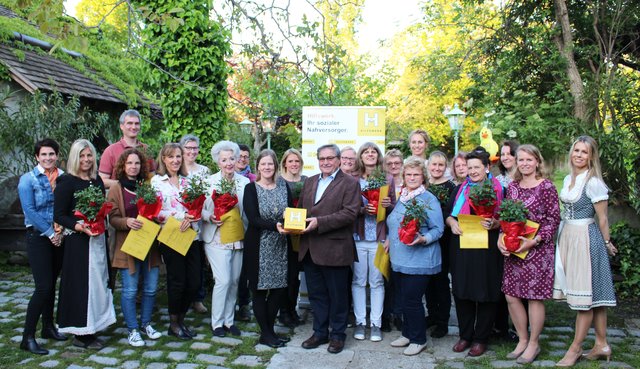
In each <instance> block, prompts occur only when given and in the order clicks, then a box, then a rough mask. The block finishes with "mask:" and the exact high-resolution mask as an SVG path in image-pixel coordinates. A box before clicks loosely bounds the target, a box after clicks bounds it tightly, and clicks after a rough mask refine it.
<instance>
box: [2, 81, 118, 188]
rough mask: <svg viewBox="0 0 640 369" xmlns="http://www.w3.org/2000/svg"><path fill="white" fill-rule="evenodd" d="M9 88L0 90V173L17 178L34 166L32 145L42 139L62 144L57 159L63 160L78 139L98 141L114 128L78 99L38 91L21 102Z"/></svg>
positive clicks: (103, 117) (103, 115)
mask: <svg viewBox="0 0 640 369" xmlns="http://www.w3.org/2000/svg"><path fill="white" fill-rule="evenodd" d="M16 97H18V95H16V93H15V92H12V91H11V90H10V89H9V87H6V88H5V89H3V90H1V91H0V102H1V103H2V109H0V147H2V155H0V173H1V174H5V175H18V174H22V173H25V172H26V171H28V170H30V169H31V168H32V167H33V166H34V165H35V160H34V156H33V145H34V143H35V142H36V141H38V140H41V139H43V138H46V137H49V138H53V139H55V140H56V141H58V143H59V144H60V154H59V155H58V158H59V160H60V161H64V160H66V158H67V154H68V151H69V148H70V147H71V144H72V143H73V141H75V140H76V139H77V138H86V139H88V140H93V139H95V138H96V137H97V136H98V135H99V134H103V133H107V132H109V129H113V128H114V127H113V126H114V125H113V124H111V122H110V121H109V117H108V116H107V115H106V114H96V113H93V112H90V111H89V110H88V109H86V108H81V107H80V100H79V99H78V98H77V97H73V98H71V99H65V98H64V97H63V96H62V95H61V94H59V93H52V94H43V93H39V92H36V93H35V94H34V95H26V96H24V98H22V99H21V100H18V101H19V102H18V106H17V107H13V108H11V106H12V104H13V103H12V100H14V99H15V98H16Z"/></svg>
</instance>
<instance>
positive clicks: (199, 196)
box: [180, 176, 207, 219]
mask: <svg viewBox="0 0 640 369" xmlns="http://www.w3.org/2000/svg"><path fill="white" fill-rule="evenodd" d="M180 198H181V199H182V201H180V203H181V204H182V205H183V206H184V207H185V208H187V214H189V215H192V216H193V217H194V218H195V219H200V216H201V215H200V214H201V213H202V206H203V205H204V201H205V200H206V199H207V186H206V185H205V183H204V180H203V179H202V177H200V176H193V177H191V178H189V182H188V184H187V187H186V188H185V189H184V190H183V191H182V193H181V194H180Z"/></svg>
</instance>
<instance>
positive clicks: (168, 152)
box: [151, 143, 200, 340]
mask: <svg viewBox="0 0 640 369" xmlns="http://www.w3.org/2000/svg"><path fill="white" fill-rule="evenodd" d="M182 154H183V151H182V146H180V144H177V143H167V144H165V145H164V146H163V147H162V150H160V153H159V154H158V170H157V171H156V175H155V176H153V178H151V185H152V186H153V188H154V189H155V190H156V191H157V192H158V193H159V194H161V195H162V209H161V210H160V214H158V219H159V220H160V222H161V223H163V224H164V223H166V221H167V220H168V219H169V217H173V218H175V219H177V220H178V221H180V231H182V232H185V231H186V230H187V229H189V228H191V227H192V226H193V225H194V224H196V223H197V219H195V218H194V216H192V215H189V214H188V213H187V209H186V208H185V207H184V206H183V205H182V203H181V202H180V201H181V200H182V199H181V197H180V196H181V193H182V192H183V191H184V190H185V189H187V187H188V186H189V183H188V181H187V170H186V167H185V165H184V160H183V159H182ZM194 243H195V242H194ZM194 243H192V244H191V246H190V247H189V249H188V251H187V253H186V254H185V255H184V256H183V255H182V254H181V253H179V252H177V251H176V250H174V249H172V248H170V247H169V246H167V245H165V244H162V243H160V254H161V255H162V260H164V263H165V264H166V266H167V298H168V300H169V330H168V332H167V334H168V335H169V336H174V337H178V338H180V339H183V340H189V339H192V338H193V337H195V336H196V334H195V332H193V331H192V330H191V329H189V328H188V327H187V326H186V325H185V323H184V317H185V315H186V314H187V311H188V310H189V306H190V305H191V302H192V301H193V300H194V299H195V297H196V294H197V293H198V287H199V281H200V250H198V248H197V247H196V246H195V245H194Z"/></svg>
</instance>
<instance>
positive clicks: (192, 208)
mask: <svg viewBox="0 0 640 369" xmlns="http://www.w3.org/2000/svg"><path fill="white" fill-rule="evenodd" d="M185 196H186V195H185ZM183 199H184V198H183ZM206 199H207V197H206V196H205V195H200V196H198V197H196V199H195V200H193V201H185V202H182V201H178V202H179V203H181V204H182V206H184V207H185V208H187V214H189V215H191V216H193V218H194V219H196V220H198V219H200V218H201V217H202V206H203V205H204V200H206Z"/></svg>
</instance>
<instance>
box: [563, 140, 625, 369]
mask: <svg viewBox="0 0 640 369" xmlns="http://www.w3.org/2000/svg"><path fill="white" fill-rule="evenodd" d="M569 165H570V167H571V173H570V174H569V175H567V176H566V177H565V178H564V183H563V186H562V191H560V201H562V205H563V207H564V211H563V213H562V214H563V219H562V223H561V225H560V231H559V234H558V247H557V249H556V270H555V281H554V285H553V297H554V298H555V299H563V300H564V299H566V301H567V303H568V304H569V308H571V309H572V310H576V311H577V312H578V315H577V317H576V331H575V336H574V338H573V342H572V343H571V346H570V347H569V350H567V352H566V353H565V355H564V357H563V358H562V360H560V361H559V362H558V363H556V366H560V367H570V366H573V365H574V364H575V363H576V361H578V359H580V357H582V343H583V342H584V339H585V337H586V336H587V332H588V330H589V328H590V327H591V324H592V323H593V325H594V328H595V332H596V337H595V338H596V339H595V343H594V346H593V348H592V349H591V350H590V351H589V352H588V353H587V354H586V355H584V358H586V359H588V360H597V359H601V358H606V359H607V360H609V359H610V358H611V346H609V344H608V343H607V310H606V308H607V306H616V296H615V291H614V288H613V279H612V276H611V266H610V264H609V258H608V257H607V252H608V253H609V254H610V255H615V254H616V252H617V251H618V250H617V249H616V248H615V246H613V244H612V243H611V239H610V233H609V219H608V217H607V206H608V201H607V200H608V198H609V196H608V192H609V189H608V188H607V185H606V184H605V183H604V181H603V179H602V172H601V170H600V159H599V156H598V145H597V143H596V141H595V140H594V139H593V138H591V137H589V136H580V137H578V139H576V141H574V142H573V145H571V150H570V151H569ZM596 215H597V217H598V220H597V222H596V220H595V216H596Z"/></svg>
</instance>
